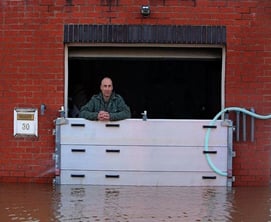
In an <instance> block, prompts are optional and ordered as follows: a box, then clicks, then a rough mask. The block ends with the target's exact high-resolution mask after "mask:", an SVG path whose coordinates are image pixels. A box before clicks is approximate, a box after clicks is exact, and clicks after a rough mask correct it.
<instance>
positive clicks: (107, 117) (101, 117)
mask: <svg viewBox="0 0 271 222" xmlns="http://www.w3.org/2000/svg"><path fill="white" fill-rule="evenodd" d="M98 120H100V121H109V120H110V115H109V113H108V112H106V111H100V112H99V113H98Z"/></svg>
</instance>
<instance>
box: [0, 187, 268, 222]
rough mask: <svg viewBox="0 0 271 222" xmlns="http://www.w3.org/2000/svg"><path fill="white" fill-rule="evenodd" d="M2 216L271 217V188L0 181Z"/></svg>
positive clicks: (133, 221) (136, 220) (138, 221)
mask: <svg viewBox="0 0 271 222" xmlns="http://www.w3.org/2000/svg"><path fill="white" fill-rule="evenodd" d="M0 185H1V187H0V218H1V221H5V222H6V221H31V222H32V221H46V222H47V221H72V222H79V221H80V222H81V221H82V222H85V221H91V222H92V221H106V222H107V221H108V222H111V221H113V222H117V221H120V222H123V221H124V222H128V221H129V222H142V221H147V222H152V221H153V222H154V221H155V222H158V221H174V222H175V221H189V222H190V221H195V222H199V221H203V222H205V221H223V222H224V221H245V222H250V221H251V222H255V221H271V215H270V202H271V189H270V188H269V187H268V188H259V187H256V188H254V187H245V188H244V187H238V188H232V189H229V188H226V187H133V186H123V187H114V186H112V187H109V186H75V185H61V186H52V185H44V184H0Z"/></svg>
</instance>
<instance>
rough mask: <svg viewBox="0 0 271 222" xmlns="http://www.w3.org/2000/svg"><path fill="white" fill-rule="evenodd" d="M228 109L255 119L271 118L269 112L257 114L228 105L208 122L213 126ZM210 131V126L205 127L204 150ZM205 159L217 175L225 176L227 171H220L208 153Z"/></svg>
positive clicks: (206, 146) (206, 148)
mask: <svg viewBox="0 0 271 222" xmlns="http://www.w3.org/2000/svg"><path fill="white" fill-rule="evenodd" d="M229 111H239V112H242V113H245V114H247V115H250V116H252V117H254V118H257V119H262V120H266V119H271V114H270V115H265V116H263V115H259V114H256V113H253V112H251V111H248V110H246V109H244V108H240V107H228V108H225V109H223V110H222V111H220V112H219V113H218V114H217V115H216V116H215V117H214V118H213V120H212V121H211V122H210V126H213V125H214V124H215V122H216V121H217V119H218V118H219V117H220V116H221V115H222V114H223V113H225V112H229ZM210 132H211V128H208V129H207V132H206V135H205V143H204V150H205V151H208V146H209V137H210ZM206 159H207V162H208V164H209V166H210V167H211V169H212V170H213V171H214V172H215V173H217V174H218V175H221V176H227V172H222V171H221V170H219V169H218V168H217V167H216V166H215V165H214V164H213V162H212V160H211V158H210V156H209V154H208V153H206Z"/></svg>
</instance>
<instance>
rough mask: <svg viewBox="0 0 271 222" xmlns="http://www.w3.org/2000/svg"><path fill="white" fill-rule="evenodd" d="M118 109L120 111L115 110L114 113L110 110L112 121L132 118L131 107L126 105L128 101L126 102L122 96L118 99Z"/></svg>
mask: <svg viewBox="0 0 271 222" xmlns="http://www.w3.org/2000/svg"><path fill="white" fill-rule="evenodd" d="M117 109H118V112H114V113H111V112H109V115H110V120H111V121H117V120H123V119H128V118H131V111H130V108H129V106H127V105H126V103H125V102H124V100H123V98H122V97H121V96H119V97H118V100H117Z"/></svg>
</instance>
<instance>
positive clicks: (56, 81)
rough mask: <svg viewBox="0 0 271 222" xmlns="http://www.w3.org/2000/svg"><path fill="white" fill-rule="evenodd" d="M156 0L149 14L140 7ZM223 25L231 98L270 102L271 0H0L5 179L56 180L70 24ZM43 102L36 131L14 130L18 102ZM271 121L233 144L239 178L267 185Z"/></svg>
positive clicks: (265, 105)
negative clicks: (17, 134)
mask: <svg viewBox="0 0 271 222" xmlns="http://www.w3.org/2000/svg"><path fill="white" fill-rule="evenodd" d="M148 2H150V6H151V16H149V17H147V18H144V17H142V16H141V15H140V13H139V10H140V6H141V5H143V4H147V3H148ZM71 23H72V24H155V25H156V24H159V25H163V24H164V25H224V26H226V28H227V46H226V47H227V55H226V56H227V59H226V86H225V89H226V95H225V97H226V106H240V107H252V106H253V107H254V108H255V110H256V112H257V113H260V114H268V113H270V110H271V103H270V102H271V37H270V36H271V25H270V24H271V1H268V0H249V1H248V0H247V1H246V0H240V1H234V0H200V1H199V0H157V1H156V0H150V1H145V0H138V1H134V0H99V1H97V0H66V1H65V0H2V1H1V2H0V104H1V109H0V125H1V127H0V154H1V155H0V182H42V183H45V182H51V181H52V178H53V175H54V162H53V160H52V153H53V152H54V136H53V135H52V129H53V128H54V124H53V120H54V119H55V118H56V117H57V116H58V109H59V108H60V106H61V105H63V103H64V44H63V26H64V24H71ZM42 103H45V104H46V105H47V109H46V112H45V115H43V116H40V115H39V137H38V138H14V136H13V110H14V108H15V107H35V108H39V107H40V104H42ZM270 131H271V122H270V120H268V121H261V120H256V134H255V142H253V143H251V142H238V143H235V144H234V149H235V150H236V153H237V157H236V158H235V159H234V172H233V174H234V175H235V176H236V182H235V183H234V185H235V186H243V185H268V184H269V181H270V162H271V160H270V145H271V141H270V140H271V137H270Z"/></svg>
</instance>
